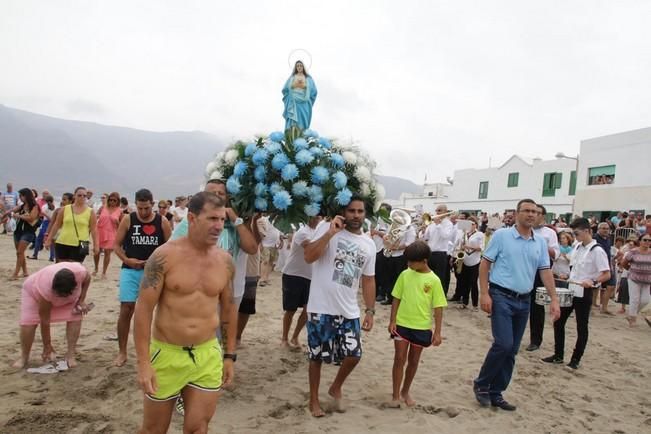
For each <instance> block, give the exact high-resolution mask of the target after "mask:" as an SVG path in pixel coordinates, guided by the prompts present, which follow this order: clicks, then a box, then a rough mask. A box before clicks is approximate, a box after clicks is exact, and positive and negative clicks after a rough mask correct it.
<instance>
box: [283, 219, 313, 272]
mask: <svg viewBox="0 0 651 434" xmlns="http://www.w3.org/2000/svg"><path fill="white" fill-rule="evenodd" d="M315 233H316V229H312V228H311V227H309V226H308V225H305V226H303V227H302V228H300V229H299V230H298V231H297V232H296V233H295V234H294V238H293V239H292V248H291V250H290V252H289V257H288V258H287V262H286V263H285V267H284V268H283V274H287V275H289V276H299V277H303V278H305V279H311V278H312V264H308V263H307V262H305V257H304V253H305V249H303V243H304V242H305V241H312V239H313V238H314V234H315Z"/></svg>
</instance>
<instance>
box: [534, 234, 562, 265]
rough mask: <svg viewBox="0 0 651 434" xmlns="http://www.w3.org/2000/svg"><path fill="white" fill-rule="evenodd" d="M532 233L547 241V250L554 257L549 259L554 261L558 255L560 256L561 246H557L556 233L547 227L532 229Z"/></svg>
mask: <svg viewBox="0 0 651 434" xmlns="http://www.w3.org/2000/svg"><path fill="white" fill-rule="evenodd" d="M533 233H534V234H535V235H540V236H541V237H543V238H544V239H545V241H547V248H548V249H552V250H553V251H554V257H553V258H551V259H553V260H556V258H558V255H560V254H561V246H560V244H558V234H557V233H556V231H555V230H554V229H551V228H548V227H547V226H541V227H539V228H534V230H533Z"/></svg>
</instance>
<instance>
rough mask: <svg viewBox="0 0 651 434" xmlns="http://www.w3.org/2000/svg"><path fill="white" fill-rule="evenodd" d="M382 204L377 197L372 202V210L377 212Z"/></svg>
mask: <svg viewBox="0 0 651 434" xmlns="http://www.w3.org/2000/svg"><path fill="white" fill-rule="evenodd" d="M381 206H382V201H381V200H379V199H376V200H375V203H374V204H373V212H378V211H379V210H380V207H381Z"/></svg>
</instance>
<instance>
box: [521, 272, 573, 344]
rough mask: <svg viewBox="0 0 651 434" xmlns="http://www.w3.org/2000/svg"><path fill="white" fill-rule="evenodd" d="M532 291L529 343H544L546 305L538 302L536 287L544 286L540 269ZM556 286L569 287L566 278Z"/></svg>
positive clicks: (557, 282)
mask: <svg viewBox="0 0 651 434" xmlns="http://www.w3.org/2000/svg"><path fill="white" fill-rule="evenodd" d="M533 285H534V287H533V290H532V291H531V312H530V314H529V343H530V344H532V345H538V346H541V345H542V341H543V331H544V329H545V306H541V305H539V304H536V289H537V288H541V287H543V283H542V280H541V279H540V271H538V272H536V280H535V281H534V284H533ZM556 288H567V282H566V281H564V280H558V281H556Z"/></svg>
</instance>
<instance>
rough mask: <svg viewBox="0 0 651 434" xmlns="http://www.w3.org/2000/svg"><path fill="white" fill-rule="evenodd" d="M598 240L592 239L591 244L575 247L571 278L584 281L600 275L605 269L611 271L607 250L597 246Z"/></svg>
mask: <svg viewBox="0 0 651 434" xmlns="http://www.w3.org/2000/svg"><path fill="white" fill-rule="evenodd" d="M596 244H597V242H596V241H594V240H592V241H591V242H590V244H588V245H587V246H584V245H583V244H582V243H581V244H578V245H577V246H576V247H574V250H573V251H572V259H571V261H570V265H571V266H572V270H571V271H570V280H573V281H579V282H580V281H583V280H592V279H596V278H597V277H599V274H601V272H603V271H610V264H608V256H606V251H605V250H604V249H602V248H601V246H596V247H595V248H594V249H593V248H592V247H593V246H595V245H596Z"/></svg>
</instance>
